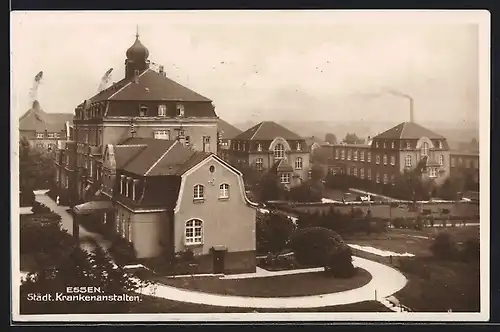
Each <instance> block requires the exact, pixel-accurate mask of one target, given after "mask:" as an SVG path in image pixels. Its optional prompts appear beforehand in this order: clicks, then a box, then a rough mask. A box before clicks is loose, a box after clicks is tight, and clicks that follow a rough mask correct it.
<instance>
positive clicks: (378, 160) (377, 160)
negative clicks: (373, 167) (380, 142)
mask: <svg viewBox="0 0 500 332" xmlns="http://www.w3.org/2000/svg"><path fill="white" fill-rule="evenodd" d="M375 164H377V165H378V164H380V156H379V155H376V156H375Z"/></svg>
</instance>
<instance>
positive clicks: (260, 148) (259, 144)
mask: <svg viewBox="0 0 500 332" xmlns="http://www.w3.org/2000/svg"><path fill="white" fill-rule="evenodd" d="M257 151H259V152H260V151H262V144H261V143H257Z"/></svg>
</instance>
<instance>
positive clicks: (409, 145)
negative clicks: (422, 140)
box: [406, 141, 411, 149]
mask: <svg viewBox="0 0 500 332" xmlns="http://www.w3.org/2000/svg"><path fill="white" fill-rule="evenodd" d="M406 148H407V149H411V143H410V142H409V141H406Z"/></svg>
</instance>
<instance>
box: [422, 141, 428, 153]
mask: <svg viewBox="0 0 500 332" xmlns="http://www.w3.org/2000/svg"><path fill="white" fill-rule="evenodd" d="M421 154H422V156H427V155H428V154H429V143H427V142H424V144H422V150H421Z"/></svg>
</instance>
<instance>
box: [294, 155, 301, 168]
mask: <svg viewBox="0 0 500 332" xmlns="http://www.w3.org/2000/svg"><path fill="white" fill-rule="evenodd" d="M295 169H302V158H301V157H298V158H297V159H295Z"/></svg>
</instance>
